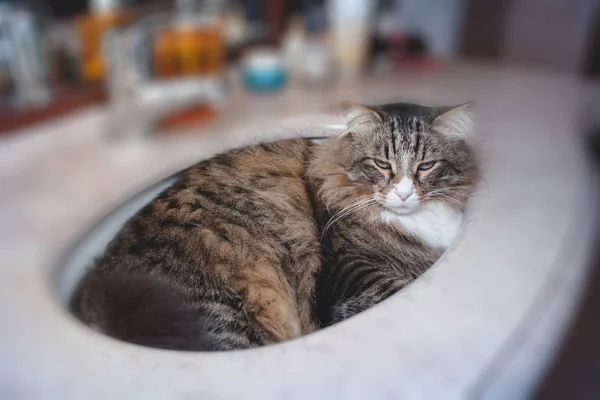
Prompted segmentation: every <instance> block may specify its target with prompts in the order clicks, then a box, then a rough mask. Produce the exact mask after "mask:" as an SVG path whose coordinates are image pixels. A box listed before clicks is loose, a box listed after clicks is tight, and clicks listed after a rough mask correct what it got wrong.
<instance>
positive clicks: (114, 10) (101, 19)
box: [76, 0, 132, 82]
mask: <svg viewBox="0 0 600 400" xmlns="http://www.w3.org/2000/svg"><path fill="white" fill-rule="evenodd" d="M131 20H132V14H131V13H130V12H129V11H127V10H122V9H120V3H119V0H91V3H90V13H89V14H87V15H83V16H80V17H78V18H77V20H76V25H77V30H78V31H79V35H80V37H81V39H82V57H81V63H82V64H81V72H82V75H83V77H84V79H86V80H87V81H88V82H99V81H101V80H102V79H104V77H105V76H106V64H107V63H106V56H105V54H104V52H103V50H104V41H105V39H106V37H107V36H108V34H109V33H110V32H111V31H112V30H113V29H115V28H118V27H121V26H124V25H126V24H127V23H129V22H130V21H131Z"/></svg>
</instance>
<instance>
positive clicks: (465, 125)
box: [433, 101, 475, 142]
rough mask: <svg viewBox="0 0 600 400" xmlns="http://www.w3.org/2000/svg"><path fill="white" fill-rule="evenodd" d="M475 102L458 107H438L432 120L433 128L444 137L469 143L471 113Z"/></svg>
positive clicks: (471, 125) (471, 130) (471, 133)
mask: <svg viewBox="0 0 600 400" xmlns="http://www.w3.org/2000/svg"><path fill="white" fill-rule="evenodd" d="M473 108H475V102H474V101H470V102H468V103H464V104H460V105H458V106H451V107H440V108H438V109H437V110H436V113H435V115H434V118H433V126H434V128H436V129H437V130H438V131H439V132H441V133H442V134H444V135H448V136H452V137H456V138H458V139H462V140H465V141H466V142H470V141H471V139H472V137H473V113H472V110H473Z"/></svg>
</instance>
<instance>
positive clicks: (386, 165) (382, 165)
mask: <svg viewBox="0 0 600 400" xmlns="http://www.w3.org/2000/svg"><path fill="white" fill-rule="evenodd" d="M373 162H374V163H375V165H377V166H378V167H379V168H381V169H392V166H391V165H390V163H388V162H385V161H381V160H375V159H373Z"/></svg>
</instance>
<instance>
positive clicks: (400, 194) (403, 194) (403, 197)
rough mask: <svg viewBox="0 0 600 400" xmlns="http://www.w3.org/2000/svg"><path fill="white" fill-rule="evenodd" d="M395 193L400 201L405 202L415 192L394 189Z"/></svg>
mask: <svg viewBox="0 0 600 400" xmlns="http://www.w3.org/2000/svg"><path fill="white" fill-rule="evenodd" d="M395 192H396V194H397V195H398V197H400V199H401V200H402V201H406V199H408V198H409V197H410V196H411V195H412V194H413V193H414V192H415V190H414V189H412V188H411V189H410V191H402V190H397V189H396V191H395Z"/></svg>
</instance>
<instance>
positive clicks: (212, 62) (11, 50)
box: [0, 0, 600, 398]
mask: <svg viewBox="0 0 600 400" xmlns="http://www.w3.org/2000/svg"><path fill="white" fill-rule="evenodd" d="M407 99H408V100H413V101H423V102H427V103H431V104H440V103H448V104H451V103H452V102H456V103H458V102H462V101H469V100H476V101H477V102H479V104H480V106H478V109H477V110H478V112H479V110H481V116H482V120H484V121H486V115H487V116H490V115H491V114H494V113H495V116H494V118H490V119H488V120H487V121H490V122H492V124H487V126H491V125H494V126H495V127H496V128H498V130H500V131H504V130H506V131H511V129H509V128H511V127H516V129H512V135H513V137H512V138H511V139H510V140H511V141H512V142H511V146H512V145H515V146H517V145H518V142H519V135H527V134H529V135H530V136H531V137H533V136H536V135H538V136H537V137H536V140H537V142H538V143H544V144H547V145H548V146H552V143H551V141H547V143H545V142H544V139H543V138H544V135H545V133H546V132H544V130H546V129H548V130H550V128H556V129H557V131H559V130H560V131H561V132H563V131H567V130H568V129H571V128H572V127H573V125H572V124H570V119H575V118H577V121H576V123H575V124H574V125H576V126H577V127H578V129H579V128H581V130H582V131H585V135H584V136H586V137H587V138H588V139H589V141H587V142H585V144H586V148H588V149H591V150H594V151H595V152H596V153H597V154H598V153H600V145H598V143H600V141H599V140H598V139H597V138H598V137H600V1H598V0H379V1H377V0H229V1H227V0H174V1H173V0H0V187H1V188H2V197H1V198H0V258H2V259H3V263H4V265H5V266H6V267H7V268H6V270H7V271H8V270H9V269H10V268H12V270H13V272H14V276H17V277H23V279H22V282H33V281H34V277H35V276H37V275H39V274H40V272H39V271H42V270H43V271H48V270H50V268H51V267H50V264H51V263H52V262H54V261H55V260H56V259H57V258H58V257H59V255H60V254H62V253H63V252H64V249H65V248H67V246H68V245H69V244H71V243H73V242H74V241H75V240H77V239H78V238H79V236H80V235H81V232H83V231H85V230H86V229H87V228H89V226H90V225H92V223H93V221H96V220H97V218H98V215H99V214H101V213H102V212H103V211H105V210H107V209H110V208H111V207H115V206H116V205H118V204H120V203H121V202H122V201H123V200H124V199H126V198H127V197H128V196H129V195H131V194H132V193H134V192H135V191H137V190H139V189H141V188H143V187H144V186H147V185H149V184H151V183H153V182H156V181H157V180H159V179H160V178H164V177H165V176H168V175H170V174H172V173H173V172H175V171H178V170H180V169H182V168H184V167H185V166H187V165H190V164H191V163H193V162H196V161H198V160H200V159H202V158H203V157H205V156H210V155H212V154H214V152H215V151H221V150H223V149H226V148H228V147H230V146H231V144H232V143H234V141H233V138H234V136H235V137H237V139H236V143H240V140H241V139H240V138H241V136H239V135H238V136H236V135H237V133H236V132H239V131H240V130H241V129H249V128H251V127H252V129H254V132H256V131H257V128H262V127H263V126H265V127H266V126H267V125H268V123H271V122H276V121H281V120H282V119H285V118H293V117H295V116H302V115H307V114H311V113H319V112H329V111H332V110H334V109H335V108H336V106H337V105H338V104H339V101H341V100H354V101H359V102H360V101H364V102H368V103H371V102H383V101H398V100H407ZM548 115H551V116H552V118H548V119H547V121H545V120H544V118H545V117H546V116H548ZM513 118H514V121H513V120H512V119H513ZM530 120H535V121H536V123H530V122H531V121H530ZM567 120H569V123H567V122H565V121H567ZM540 121H541V122H540ZM556 121H558V123H555V122H556ZM563 122H565V123H564V125H562V123H563ZM482 125H484V126H486V124H485V123H484V124H482ZM550 125H552V126H550ZM530 127H533V129H532V130H531V131H527V129H529V128H530ZM265 129H266V128H265ZM521 129H522V131H521ZM515 131H516V133H515ZM568 132H571V131H568ZM579 133H580V132H577V133H573V135H576V134H579ZM483 134H485V132H483ZM238 139H240V140H238ZM243 139H244V141H248V140H253V139H255V138H254V137H252V136H246V137H244V138H243ZM583 142H584V141H583V140H582V143H583ZM511 150H512V148H511ZM507 161H510V160H507ZM596 165H600V164H596ZM526 167H527V168H529V167H531V166H526ZM525 175H526V174H525ZM550 217H551V216H550ZM596 264H597V265H598V267H597V268H596V271H597V272H596V274H595V275H592V278H593V279H590V280H589V282H590V283H589V285H588V286H589V287H587V292H586V293H588V294H587V295H585V296H584V300H585V301H584V303H585V306H584V307H583V308H582V309H581V310H580V311H579V312H578V313H577V318H576V322H575V324H574V327H573V330H572V333H571V334H570V336H569V337H568V339H567V341H566V342H565V346H566V347H562V348H561V351H560V354H559V356H558V358H557V364H555V365H553V366H552V368H550V370H549V371H550V372H549V374H550V375H548V378H547V380H546V381H545V383H544V385H543V386H542V388H541V389H540V392H539V394H538V395H539V396H540V398H573V397H571V396H569V394H571V393H573V392H572V390H571V389H572V388H573V387H574V386H576V385H578V387H580V388H582V387H584V388H586V390H585V393H586V394H590V393H595V394H597V393H598V390H600V387H599V385H600V382H599V381H598V380H597V377H598V374H599V373H600V362H599V360H600V347H599V346H598V343H597V338H598V335H600V314H599V313H598V309H599V308H600V272H598V271H600V262H596ZM9 267H10V268H9ZM44 273H45V272H44ZM27 274H29V275H27ZM45 276H46V275H44V277H45ZM24 287H25V286H24ZM15 290H21V289H19V288H17V289H15ZM23 292H24V291H23ZM31 293H37V291H34V290H32V291H31ZM0 294H1V293H0ZM574 296H579V294H578V293H576V294H574ZM582 296H583V295H582ZM30 297H31V298H32V299H34V300H35V299H36V297H35V295H34V294H32V295H31V296H30ZM42 301H45V299H41V298H40V301H39V302H40V303H41V302H42ZM0 305H3V304H2V303H1V302H0ZM33 314H35V313H32V315H33ZM27 379H29V378H27ZM580 398H586V397H580ZM587 398H592V397H587Z"/></svg>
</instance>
